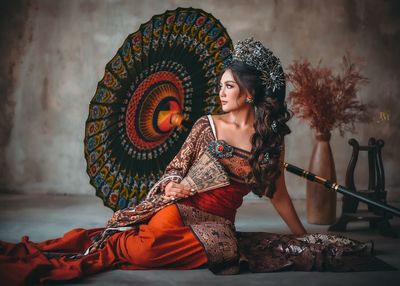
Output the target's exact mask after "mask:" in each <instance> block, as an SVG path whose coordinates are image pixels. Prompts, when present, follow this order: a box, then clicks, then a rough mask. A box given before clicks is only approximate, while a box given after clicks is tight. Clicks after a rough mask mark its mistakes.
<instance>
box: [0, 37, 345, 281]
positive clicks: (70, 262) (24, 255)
mask: <svg viewBox="0 0 400 286" xmlns="http://www.w3.org/2000/svg"><path fill="white" fill-rule="evenodd" d="M219 95H220V100H221V103H222V109H223V111H224V114H222V115H213V116H211V115H208V116H203V117H201V118H200V119H198V120H197V121H196V123H195V124H194V126H193V128H192V130H191V132H190V134H189V136H188V138H187V139H186V141H185V143H184V144H183V146H182V148H181V150H180V152H179V153H178V154H177V155H176V157H175V158H174V159H173V160H172V161H171V163H170V164H169V165H168V166H167V168H166V170H165V176H164V178H163V179H162V180H161V181H160V182H159V183H161V182H163V184H161V185H160V186H161V190H162V191H163V192H162V193H161V194H159V196H158V197H156V198H157V199H156V200H150V199H149V200H146V201H144V202H143V203H141V204H140V205H139V206H138V207H136V208H134V209H126V210H122V211H118V212H116V213H115V214H114V215H113V217H112V218H111V219H110V221H109V223H108V225H107V229H91V230H84V229H74V230H72V231H70V232H68V233H66V234H65V235H64V237H61V238H57V239H53V240H48V241H45V242H42V243H33V242H31V241H29V239H28V237H23V238H22V241H21V243H19V244H10V243H6V242H1V244H0V264H1V266H0V281H4V283H5V284H7V285H21V284H27V283H32V282H38V281H40V282H47V281H56V280H69V279H75V278H78V277H82V276H86V275H89V274H93V273H96V272H100V271H104V270H108V269H112V268H122V269H156V268H163V269H193V268H198V267H201V266H205V265H207V266H208V267H209V268H210V269H211V270H212V271H213V272H215V273H219V274H234V273H238V272H239V262H243V261H245V262H247V263H248V264H249V265H250V268H251V269H253V270H255V271H273V270H279V269H283V268H285V267H288V266H291V265H292V266H293V264H295V265H297V266H296V267H297V268H298V269H303V270H304V269H311V268H312V267H316V261H317V259H315V257H317V256H318V255H317V254H318V251H316V249H317V248H318V247H316V246H314V247H313V248H312V250H310V249H311V248H310V247H308V245H309V244H307V243H309V242H307V241H306V242H303V241H301V240H296V239H294V237H293V236H285V237H283V236H277V237H276V238H275V239H272V240H270V241H271V243H269V244H268V245H269V246H266V247H264V249H269V250H271V251H272V252H273V255H272V254H271V255H269V254H268V253H264V256H260V252H259V249H256V252H257V253H258V254H257V255H258V258H256V259H252V255H253V254H254V253H253V252H252V249H253V248H252V247H253V246H254V243H263V242H264V243H265V237H261V238H260V236H257V235H250V236H249V235H247V236H246V235H245V234H242V235H240V234H238V233H236V232H235V228H234V220H235V214H236V210H237V208H239V206H240V205H241V204H242V202H243V197H244V196H245V195H246V194H248V193H249V192H250V191H253V192H254V193H256V194H257V195H259V196H263V195H266V196H268V197H270V198H271V201H272V203H273V205H274V207H275V208H276V209H277V211H278V212H279V214H280V215H281V217H282V218H283V219H284V220H285V222H286V223H287V225H288V226H289V228H290V230H291V231H292V232H293V233H294V234H295V235H297V236H299V235H304V234H306V231H305V229H304V227H303V226H302V224H301V222H300V220H299V218H298V216H297V214H296V212H295V210H294V208H293V205H292V202H291V200H290V198H289V195H288V193H287V190H286V186H285V181H284V176H283V169H282V162H283V158H284V140H283V138H284V136H285V135H286V134H288V133H289V132H290V131H289V129H288V127H287V125H286V122H287V120H288V119H289V113H288V111H287V109H286V105H285V103H284V96H285V80H284V75H283V70H282V67H281V65H280V63H279V60H278V59H277V58H276V57H275V56H273V54H272V53H271V52H270V51H269V50H267V49H266V48H265V47H264V46H263V45H262V44H261V43H260V42H256V41H253V40H252V39H248V40H244V41H241V42H239V43H238V44H237V45H236V46H235V49H234V51H233V53H232V57H231V58H230V61H229V62H227V63H226V69H225V71H224V72H223V74H222V77H221V79H220V93H219ZM204 153H207V154H210V155H211V156H213V157H215V158H217V159H218V161H219V162H220V163H221V165H223V167H224V169H225V170H226V172H227V173H228V175H229V179H230V184H229V185H228V186H225V187H220V188H216V189H213V190H211V191H207V192H202V193H196V191H195V190H191V189H190V188H188V187H187V186H186V185H184V184H181V183H180V182H181V180H182V178H184V177H185V176H186V174H187V173H188V170H189V168H190V167H191V166H192V165H193V164H194V163H195V162H197V160H198V159H199V158H200V157H201V156H202V155H203V154H204ZM139 222H140V223H139ZM132 225H133V226H132ZM303 238H304V236H303ZM257 239H258V240H257ZM351 243H353V242H349V241H346V242H344V244H345V245H347V246H348V245H350V244H351ZM252 245H253V246H252ZM271 245H272V246H273V247H272V248H271V247H270V246H271ZM293 245H296V246H297V248H296V247H293ZM289 246H290V247H289ZM277 249H279V251H280V252H279V255H276V253H277V252H276V250H277ZM320 249H322V248H320ZM272 252H271V253H272ZM83 253H84V254H83ZM305 254H306V255H305ZM257 255H253V256H254V257H255V256H257ZM307 255H308V256H307ZM267 256H268V258H269V260H268V261H266V260H265V258H266V257H267ZM291 256H293V257H296V259H297V260H296V259H294V258H293V259H292V260H290V261H289V260H288V257H291ZM282 257H286V258H285V259H283V260H282ZM306 258H307V259H308V258H309V259H308V260H307V259H306ZM257 259H258V260H257ZM260 259H261V260H260ZM301 259H303V260H301ZM310 259H311V260H312V261H311V260H310ZM293 261H295V262H293ZM321 261H322V260H321ZM323 262H326V261H323ZM252 265H253V266H252ZM260 265H261V266H262V268H257V267H260ZM299 265H300V266H301V267H300V266H299ZM321 265H322V264H321ZM317 268H318V267H317Z"/></svg>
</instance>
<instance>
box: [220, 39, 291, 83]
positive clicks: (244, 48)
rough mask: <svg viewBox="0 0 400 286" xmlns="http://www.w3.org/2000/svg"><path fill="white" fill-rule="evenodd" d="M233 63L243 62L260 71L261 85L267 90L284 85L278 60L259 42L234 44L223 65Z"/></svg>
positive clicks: (245, 41)
mask: <svg viewBox="0 0 400 286" xmlns="http://www.w3.org/2000/svg"><path fill="white" fill-rule="evenodd" d="M233 61H240V62H244V63H246V64H248V65H249V66H252V67H254V68H255V69H257V70H258V71H260V72H261V73H262V74H261V80H262V83H263V85H265V87H266V88H267V89H272V91H275V90H276V89H279V88H280V87H282V86H284V85H285V75H284V73H283V69H282V65H281V62H280V60H279V59H278V58H277V57H275V56H274V55H273V53H272V52H271V51H270V50H269V49H267V48H266V47H264V46H263V44H262V43H261V42H259V41H254V39H253V38H248V39H245V40H243V41H238V42H237V43H236V45H235V47H234V49H233V51H232V52H231V56H230V57H229V58H228V59H227V61H226V62H225V65H229V64H230V63H232V62H233Z"/></svg>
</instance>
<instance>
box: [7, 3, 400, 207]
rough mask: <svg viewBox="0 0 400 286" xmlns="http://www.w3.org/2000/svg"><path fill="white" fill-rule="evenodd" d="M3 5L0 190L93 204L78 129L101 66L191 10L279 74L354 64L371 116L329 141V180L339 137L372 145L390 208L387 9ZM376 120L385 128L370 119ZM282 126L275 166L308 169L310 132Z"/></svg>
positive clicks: (338, 155) (396, 191)
mask: <svg viewBox="0 0 400 286" xmlns="http://www.w3.org/2000/svg"><path fill="white" fill-rule="evenodd" d="M8 2H9V3H5V2H4V1H2V4H1V12H0V13H1V19H0V21H1V25H0V32H1V39H0V51H1V55H2V57H1V59H0V61H1V65H0V72H1V73H0V92H1V94H0V96H1V103H0V128H1V129H0V189H1V190H2V191H19V192H29V193H55V194H62V193H67V194H69V193H74V194H90V193H94V189H93V188H92V187H91V186H90V185H89V179H88V176H87V175H86V171H85V169H86V162H85V159H84V155H83V138H84V125H85V120H86V118H87V114H88V104H89V101H90V99H91V98H92V96H93V94H94V92H95V89H96V85H97V82H98V81H99V80H100V79H101V77H102V75H103V71H104V66H105V64H106V63H107V62H108V61H109V60H110V59H111V58H112V56H113V55H114V54H115V52H116V50H117V49H118V48H119V47H120V46H121V44H122V42H123V41H124V39H125V38H126V36H127V35H128V34H129V33H132V32H134V31H136V30H137V29H138V28H139V25H140V24H141V23H144V22H146V21H147V20H148V19H150V18H151V16H153V15H154V14H159V13H162V12H164V11H165V10H167V9H174V8H176V7H178V6H182V7H189V6H192V7H198V8H202V9H204V10H205V11H208V12H210V13H212V14H213V15H214V16H215V17H217V18H219V19H220V20H221V22H222V23H223V25H224V26H225V27H226V28H227V29H228V33H229V34H230V35H231V37H232V39H233V40H234V41H236V40H238V39H241V38H244V37H248V36H254V37H255V38H257V39H259V40H261V41H263V42H264V43H265V44H266V45H268V46H269V47H270V48H271V49H272V50H273V51H274V52H275V53H276V54H277V55H278V56H279V57H280V58H281V60H282V63H283V64H284V66H285V67H286V66H288V65H289V64H290V63H291V62H292V61H293V60H294V59H300V58H307V59H309V60H310V61H311V62H312V63H314V64H315V63H317V62H318V60H319V59H323V64H326V65H328V66H335V67H337V66H338V64H339V61H340V59H341V56H342V55H343V54H344V53H345V51H346V50H348V49H350V50H351V51H352V53H353V54H354V55H355V56H358V57H364V58H365V60H366V68H365V70H364V72H365V75H366V76H367V77H369V78H370V79H371V82H370V84H369V85H368V86H366V87H364V88H362V89H361V90H360V93H359V95H360V98H361V100H362V102H364V103H373V104H375V105H376V110H374V121H373V122H372V123H370V124H359V125H358V126H357V130H358V133H357V134H354V135H353V134H346V135H345V137H343V138H342V137H340V136H339V134H338V132H336V131H335V132H334V133H333V138H332V140H331V144H332V149H333V154H334V158H335V162H336V169H337V177H338V181H339V183H344V175H345V172H346V167H347V164H348V160H349V158H350V154H351V150H350V147H349V146H348V144H347V141H348V139H349V138H351V137H355V138H357V139H358V140H360V141H361V142H367V140H368V138H369V137H370V136H375V137H378V138H382V139H384V140H385V142H386V145H385V147H384V150H383V159H384V165H385V171H386V185H387V189H388V190H389V198H390V199H391V200H399V199H400V176H398V166H399V163H400V156H399V153H398V151H397V147H398V144H399V142H400V133H399V127H400V121H399V115H398V113H397V109H398V107H399V104H398V102H397V99H398V97H399V90H400V57H399V46H400V16H399V13H398V12H399V11H400V5H399V2H398V1H378V0H376V1H372V0H369V1H361V0H359V1H355V0H353V1H351V0H348V1H345V0H337V1H317V0H314V1H312V0H308V1H307V0H275V1H272V0H268V1H261V0H260V1H257V0H246V1H232V0H231V1H228V0H220V1H172V0H169V1H155V0H152V1H67V0H65V1H61V0H59V1H50V0H48V1H21V0H19V1H8ZM380 112H385V114H387V115H388V117H389V120H385V121H382V120H380V118H379V114H380ZM290 126H291V128H292V131H293V132H292V134H291V135H290V136H289V137H287V158H286V161H287V162H290V163H293V164H295V165H298V166H300V167H303V168H307V167H308V164H309V158H310V154H311V151H312V146H313V142H314V139H313V132H312V131H311V130H310V129H309V127H308V125H307V124H306V123H303V122H299V121H298V120H297V119H296V118H295V119H293V120H292V121H291V123H290ZM361 159H362V160H365V158H361ZM365 162H366V161H364V163H365ZM360 164H362V163H360ZM363 165H365V164H363ZM364 167H365V166H364ZM364 167H362V168H359V169H357V175H358V177H357V178H358V179H357V181H358V182H359V183H360V184H362V182H365V180H366V176H367V173H366V170H367V169H366V167H365V168H364ZM286 180H287V185H288V189H289V191H290V193H291V194H292V196H293V197H295V198H304V197H305V181H303V180H302V179H300V178H297V177H295V176H294V175H290V174H287V175H286Z"/></svg>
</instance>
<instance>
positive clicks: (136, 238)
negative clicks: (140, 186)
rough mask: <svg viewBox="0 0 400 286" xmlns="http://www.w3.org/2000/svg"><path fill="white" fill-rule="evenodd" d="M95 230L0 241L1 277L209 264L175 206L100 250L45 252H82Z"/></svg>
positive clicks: (9, 280) (19, 281) (46, 277)
mask: <svg viewBox="0 0 400 286" xmlns="http://www.w3.org/2000/svg"><path fill="white" fill-rule="evenodd" d="M103 230H104V229H103V228H97V229H90V230H85V229H74V230H71V231H69V232H67V233H66V234H65V235H64V236H63V237H61V238H57V239H52V240H47V241H44V242H41V243H33V242H31V241H29V238H28V237H27V236H24V237H23V238H22V240H21V242H20V243H17V244H13V243H7V242H0V281H2V282H3V283H5V285H25V284H28V283H29V284H30V283H37V282H39V281H40V282H47V281H57V280H70V279H76V278H79V277H83V276H86V275H90V274H93V273H97V272H101V271H105V270H108V269H115V268H120V269H194V268H198V267H200V266H203V265H205V264H206V263H207V260H208V259H207V255H206V253H205V251H204V248H203V246H202V244H201V243H200V242H199V241H198V239H197V238H196V237H195V235H194V234H193V232H192V231H191V229H190V227H188V226H184V225H183V223H182V219H181V217H180V214H179V210H178V208H177V207H176V205H170V206H168V207H166V208H164V209H162V210H160V211H159V212H158V213H157V214H155V215H154V216H153V217H152V218H151V220H150V221H149V222H148V224H143V225H141V226H140V227H139V231H135V230H128V231H125V232H118V233H115V234H113V235H112V236H111V237H110V238H109V239H108V240H107V242H106V245H105V246H104V248H102V249H100V250H99V251H97V252H95V253H93V254H89V255H86V256H83V257H81V258H76V259H71V258H68V257H65V256H62V257H58V258H48V256H46V255H44V254H43V252H51V253H82V252H84V251H85V250H86V249H87V248H88V247H89V246H90V245H91V244H92V240H91V238H93V237H94V236H95V235H96V234H98V233H99V232H101V231H103Z"/></svg>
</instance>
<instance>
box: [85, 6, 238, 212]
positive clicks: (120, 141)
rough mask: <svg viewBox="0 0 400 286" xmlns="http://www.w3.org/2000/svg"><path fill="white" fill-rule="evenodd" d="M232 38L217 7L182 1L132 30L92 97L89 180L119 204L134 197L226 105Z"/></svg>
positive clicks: (87, 135)
mask: <svg viewBox="0 0 400 286" xmlns="http://www.w3.org/2000/svg"><path fill="white" fill-rule="evenodd" d="M231 49H232V41H231V39H230V38H229V35H228V34H227V32H226V30H225V28H224V27H223V26H222V25H221V23H220V22H219V21H218V20H217V19H215V18H214V17H213V16H212V15H211V14H209V13H206V12H204V11H202V10H200V9H193V8H178V9H176V10H173V11H166V12H165V13H163V14H160V15H156V16H153V17H152V18H151V19H150V20H149V21H148V22H146V23H145V24H142V25H141V26H140V28H139V30H138V31H136V32H134V33H132V34H130V35H129V36H128V37H127V38H126V40H125V41H124V43H123V44H122V46H121V47H120V48H119V49H118V51H117V53H116V55H115V56H114V57H113V58H112V60H111V61H110V62H109V63H108V64H107V65H106V68H105V73H104V77H103V79H102V80H101V81H100V82H99V83H98V85H97V89H96V93H95V95H94V97H93V98H92V100H91V102H90V105H89V116H88V119H87V121H86V127H85V140H84V146H85V147H84V148H85V158H86V162H87V173H88V175H89V177H90V183H91V184H92V185H93V186H94V187H95V189H96V195H97V196H99V197H100V198H102V199H103V201H104V204H105V205H106V206H108V207H110V208H112V209H114V210H117V209H122V208H125V207H127V206H132V205H136V204H137V203H138V202H140V201H141V200H142V199H143V198H144V197H145V196H146V194H147V191H148V190H149V189H150V188H151V186H152V185H153V184H154V183H155V182H156V181H157V180H158V179H159V177H160V176H161V175H162V173H163V171H164V169H165V167H166V166H167V165H168V163H169V162H170V161H171V160H172V159H173V157H174V156H175V155H176V153H177V152H178V151H179V149H180V147H181V146H182V144H183V142H184V140H185V139H186V137H187V135H188V132H189V131H190V128H191V127H192V125H193V123H194V122H195V121H196V120H197V119H198V118H199V117H200V116H202V115H203V114H207V113H216V112H218V111H220V106H219V101H218V84H219V83H218V75H219V73H220V71H221V69H222V64H223V61H224V60H225V59H226V58H227V57H228V56H229V52H230V50H231Z"/></svg>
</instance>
